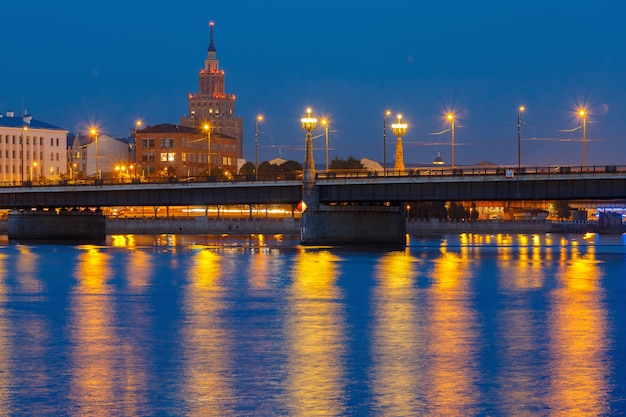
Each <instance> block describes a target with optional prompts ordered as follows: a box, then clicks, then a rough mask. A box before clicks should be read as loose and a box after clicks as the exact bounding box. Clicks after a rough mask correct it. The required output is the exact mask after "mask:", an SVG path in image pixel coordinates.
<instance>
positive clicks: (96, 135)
mask: <svg viewBox="0 0 626 417" xmlns="http://www.w3.org/2000/svg"><path fill="white" fill-rule="evenodd" d="M89 133H91V134H92V135H94V136H95V137H96V179H97V180H99V179H100V169H99V168H98V130H97V129H96V128H95V127H92V128H91V129H90V130H89Z"/></svg>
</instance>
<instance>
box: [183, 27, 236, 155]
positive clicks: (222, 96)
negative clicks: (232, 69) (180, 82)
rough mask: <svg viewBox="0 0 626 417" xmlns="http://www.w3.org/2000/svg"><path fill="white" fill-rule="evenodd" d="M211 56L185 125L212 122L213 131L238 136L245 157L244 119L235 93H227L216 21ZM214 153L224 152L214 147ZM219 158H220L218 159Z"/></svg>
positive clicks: (184, 121) (208, 53) (208, 52)
mask: <svg viewBox="0 0 626 417" xmlns="http://www.w3.org/2000/svg"><path fill="white" fill-rule="evenodd" d="M209 26H210V27H211V37H210V42H209V49H208V50H207V59H205V60H204V68H203V69H201V70H200V74H199V76H198V93H197V94H194V93H189V96H188V113H187V115H186V116H182V117H181V118H180V124H181V125H183V126H190V127H194V126H203V125H205V124H208V125H209V126H211V130H212V131H213V132H219V133H222V134H224V135H227V136H230V137H232V138H235V139H237V157H238V158H242V156H243V119H242V118H241V117H237V116H235V95H234V94H227V93H225V92H224V70H221V69H220V68H219V63H220V61H219V60H218V59H217V57H216V50H215V43H214V42H213V22H211V23H210V24H209ZM211 152H212V153H216V152H220V150H219V149H212V150H211ZM218 159H219V158H218Z"/></svg>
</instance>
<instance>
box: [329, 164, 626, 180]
mask: <svg viewBox="0 0 626 417" xmlns="http://www.w3.org/2000/svg"><path fill="white" fill-rule="evenodd" d="M625 172H626V166H617V165H594V166H587V167H583V166H569V165H568V166H565V165H556V166H536V167H521V168H518V167H508V166H459V167H455V168H452V167H438V168H435V167H416V168H410V169H405V170H402V171H397V170H387V172H386V173H385V172H383V171H374V170H369V171H368V170H365V169H353V170H332V171H328V172H326V171H318V172H317V178H320V179H336V178H378V177H384V176H387V177H391V178H393V177H417V176H426V177H445V176H468V175H469V176H479V175H490V176H503V177H509V178H513V177H515V176H520V175H556V174H558V175H562V174H594V173H598V174H600V173H602V174H605V173H609V174H616V173H625Z"/></svg>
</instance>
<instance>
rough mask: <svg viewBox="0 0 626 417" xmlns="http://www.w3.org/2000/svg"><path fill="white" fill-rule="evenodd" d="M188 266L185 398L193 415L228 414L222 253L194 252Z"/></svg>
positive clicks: (227, 344) (229, 394) (228, 363)
mask: <svg viewBox="0 0 626 417" xmlns="http://www.w3.org/2000/svg"><path fill="white" fill-rule="evenodd" d="M192 262H193V263H192V264H191V265H190V266H189V268H188V274H187V281H188V283H189V284H188V285H187V287H186V293H185V311H186V315H187V317H186V319H185V321H184V326H185V327H184V328H183V335H184V344H183V346H185V361H184V364H185V369H184V375H185V398H186V399H187V402H188V405H189V409H188V413H186V414H187V415H190V416H222V415H228V414H229V413H231V411H232V410H230V409H229V407H228V405H229V399H230V398H232V386H231V385H232V381H231V380H229V379H228V378H227V375H228V373H229V370H230V369H232V359H231V356H230V348H231V345H230V342H229V340H230V339H229V336H228V329H227V328H226V325H225V323H224V318H223V317H222V313H223V311H224V309H225V305H224V300H223V296H224V294H223V292H224V289H223V288H222V287H221V286H220V278H221V257H220V256H219V255H218V254H215V253H213V252H210V251H209V250H200V251H198V252H197V253H196V254H195V257H194V258H193V261H192Z"/></svg>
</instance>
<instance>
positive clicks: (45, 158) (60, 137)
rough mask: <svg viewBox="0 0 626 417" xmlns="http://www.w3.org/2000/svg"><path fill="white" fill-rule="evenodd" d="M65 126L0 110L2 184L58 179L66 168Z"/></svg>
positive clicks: (0, 172) (0, 171)
mask: <svg viewBox="0 0 626 417" xmlns="http://www.w3.org/2000/svg"><path fill="white" fill-rule="evenodd" d="M66 143H67V130H65V129H63V128H60V127H57V126H53V125H51V124H48V123H44V122H42V121H39V120H36V119H33V117H32V116H30V115H28V114H27V115H24V116H17V117H16V116H15V113H13V112H12V111H7V112H6V113H5V114H4V115H2V114H0V180H1V183H2V184H3V185H8V184H19V183H22V182H25V181H29V180H33V181H38V180H40V179H47V180H57V179H59V178H61V176H62V175H64V174H65V172H66V169H67V165H66V163H67V148H66Z"/></svg>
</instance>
